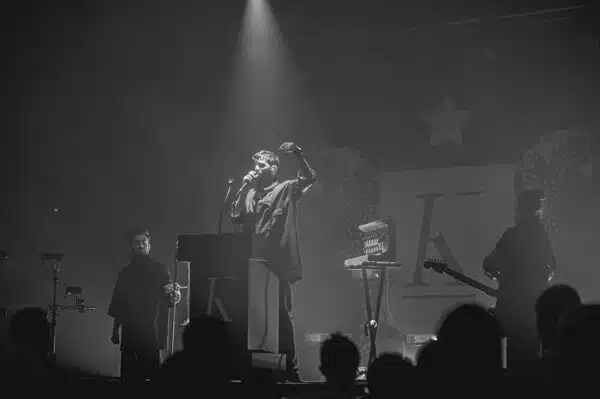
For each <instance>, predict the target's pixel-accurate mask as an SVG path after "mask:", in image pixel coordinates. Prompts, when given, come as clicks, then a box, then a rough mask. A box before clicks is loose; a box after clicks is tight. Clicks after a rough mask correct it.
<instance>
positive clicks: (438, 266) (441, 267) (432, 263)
mask: <svg viewBox="0 0 600 399" xmlns="http://www.w3.org/2000/svg"><path fill="white" fill-rule="evenodd" d="M423 267H424V268H425V269H433V270H434V271H436V272H438V273H440V274H447V275H449V276H450V277H453V278H454V279H456V280H458V281H460V282H462V283H465V284H467V285H468V286H471V287H473V288H475V289H476V290H478V291H480V292H483V293H484V294H486V295H489V296H491V297H492V298H498V290H496V289H494V288H492V287H488V286H487V285H485V284H482V283H480V282H479V281H477V280H474V279H472V278H471V277H468V276H465V275H464V274H462V273H461V272H457V271H456V270H454V269H452V268H450V267H448V264H447V263H446V262H443V261H439V260H435V259H429V260H426V261H425V262H424V263H423Z"/></svg>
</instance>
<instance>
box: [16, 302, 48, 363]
mask: <svg viewBox="0 0 600 399" xmlns="http://www.w3.org/2000/svg"><path fill="white" fill-rule="evenodd" d="M9 331H10V339H11V341H12V342H13V343H14V344H15V346H16V347H17V348H18V349H20V350H24V351H27V352H30V353H33V354H35V355H36V356H38V357H40V358H45V357H47V356H48V355H49V354H50V351H51V349H52V341H51V338H52V337H51V335H50V323H49V322H48V318H47V315H46V312H45V311H44V310H43V309H41V308H36V307H27V308H23V309H21V310H19V311H17V312H16V313H15V314H14V315H13V316H12V318H11V320H10V324H9Z"/></svg>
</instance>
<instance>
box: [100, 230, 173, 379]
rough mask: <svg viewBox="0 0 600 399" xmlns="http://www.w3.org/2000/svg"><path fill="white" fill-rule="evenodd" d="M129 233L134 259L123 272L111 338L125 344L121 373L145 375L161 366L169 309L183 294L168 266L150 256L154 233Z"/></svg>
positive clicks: (112, 311) (136, 376)
mask: <svg viewBox="0 0 600 399" xmlns="http://www.w3.org/2000/svg"><path fill="white" fill-rule="evenodd" d="M129 237H130V239H129V245H130V250H131V261H130V262H129V264H128V265H127V266H125V267H124V268H123V269H121V271H120V272H119V276H118V278H117V282H116V284H115V287H114V291H113V295H112V300H111V302H110V306H109V308H108V315H109V316H111V317H113V318H114V323H113V332H112V336H111V341H112V342H113V343H114V344H115V345H119V344H120V345H121V377H122V378H124V379H145V378H152V377H153V375H154V373H155V372H156V371H157V370H158V368H159V366H160V350H161V349H164V348H165V343H166V331H167V319H168V309H169V307H172V306H174V305H175V304H176V303H177V302H179V300H180V299H181V294H180V291H179V287H178V285H177V284H172V282H171V278H170V276H169V272H168V271H167V269H166V268H165V267H164V266H163V265H162V264H161V263H159V262H157V261H156V260H154V259H152V258H151V257H150V233H149V232H148V231H147V230H145V229H141V230H134V231H133V232H132V233H131V234H130V236H129ZM119 328H120V329H121V334H120V336H119Z"/></svg>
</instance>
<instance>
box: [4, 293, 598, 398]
mask: <svg viewBox="0 0 600 399" xmlns="http://www.w3.org/2000/svg"><path fill="white" fill-rule="evenodd" d="M535 315H536V320H535V321H536V325H537V331H538V334H539V338H540V341H541V348H540V353H539V358H538V359H537V360H536V361H535V362H533V363H532V364H528V365H527V367H524V368H511V366H510V365H509V367H508V370H507V369H505V368H504V365H503V356H505V352H504V348H503V345H502V337H503V334H502V331H501V327H500V323H499V322H498V320H497V319H496V317H495V316H494V315H493V314H492V313H490V312H489V311H488V310H487V309H486V308H484V307H483V306H480V305H479V304H476V303H463V304H459V305H457V306H455V307H453V308H451V309H449V310H448V312H447V313H446V314H445V315H444V316H443V317H442V318H441V320H440V321H439V325H438V327H437V328H436V331H435V337H434V339H432V340H430V341H428V342H427V343H425V344H424V345H423V346H422V347H421V348H420V350H419V352H418V353H417V357H416V364H415V365H413V363H412V362H411V361H410V360H408V359H407V358H405V357H404V356H403V355H402V354H400V353H395V352H387V353H382V354H380V355H379V356H378V357H377V358H376V359H375V361H374V362H373V364H371V365H370V367H369V369H368V371H367V383H366V385H367V386H366V388H367V390H365V386H364V385H363V386H362V387H361V385H360V383H359V382H357V375H358V366H359V363H360V353H359V350H358V348H357V345H356V344H355V343H354V342H353V341H352V340H351V339H350V338H349V337H347V336H345V335H343V334H342V333H339V332H335V333H333V334H331V335H330V336H329V337H328V338H327V339H326V340H325V341H323V342H322V344H321V347H320V365H319V370H320V372H321V373H322V374H323V376H324V377H325V382H324V383H323V384H322V386H320V387H319V388H318V389H314V390H312V391H311V392H302V391H296V392H295V394H293V395H290V394H286V395H283V394H282V393H281V390H280V388H279V387H278V384H276V381H275V379H274V378H273V374H270V373H269V372H265V373H261V372H260V371H256V370H254V371H253V372H248V373H246V374H242V375H243V376H244V381H242V382H239V383H232V381H231V380H232V376H239V375H240V370H241V369H242V368H244V367H247V365H248V364H250V363H249V361H248V359H246V358H242V357H241V356H239V355H238V354H236V352H235V350H234V348H235V345H234V342H233V341H232V336H233V335H232V334H231V332H230V331H229V328H230V325H229V324H228V323H226V322H225V321H223V320H221V319H219V318H215V317H209V316H203V317H196V318H193V319H192V320H191V321H190V323H189V324H188V325H187V326H186V327H185V329H184V332H183V335H182V339H183V349H182V350H181V351H179V352H176V353H175V354H173V355H172V356H171V357H169V358H168V359H167V360H166V361H165V362H164V363H163V365H162V367H161V370H160V373H159V376H158V377H157V378H156V379H155V380H154V381H152V383H151V384H149V386H154V387H157V388H159V389H160V392H163V391H164V390H166V391H167V392H168V391H170V390H172V389H177V390H185V389H195V390H197V389H202V390H210V391H211V392H218V395H219V396H224V397H245V396H260V397H262V398H273V399H275V398H281V397H287V398H290V397H294V398H298V399H326V398H332V399H333V398H335V399H349V398H361V397H362V398H368V399H379V398H388V397H389V398H391V397H398V396H400V395H407V396H411V395H417V394H418V395H419V396H433V395H438V394H440V393H444V394H452V393H456V394H461V395H462V394H467V395H468V394H473V393H474V394H477V395H479V394H492V395H506V394H510V393H512V392H514V393H520V392H525V391H530V390H533V392H536V393H537V394H541V395H544V394H547V393H549V392H552V393H558V392H565V393H567V392H570V390H571V389H572V388H573V387H579V388H582V387H583V388H586V387H590V388H592V387H593V383H594V382H595V371H596V369H595V367H594V365H595V362H596V361H597V359H598V357H599V356H600V340H598V338H597V337H598V336H600V305H595V304H583V303H582V300H581V298H580V296H579V293H578V292H577V290H576V289H574V288H573V287H571V286H569V285H566V284H556V285H553V286H551V287H549V288H547V289H546V290H545V291H544V292H542V294H541V295H540V296H539V297H538V299H537V301H536V303H535ZM50 328H51V326H50V324H49V322H48V318H47V313H46V312H45V311H44V310H43V309H40V308H32V307H28V308H24V309H21V310H19V311H17V312H16V313H14V314H13V315H12V317H11V319H10V322H9V325H8V334H7V335H8V338H9V341H10V342H9V343H10V345H8V346H6V348H5V349H4V350H3V351H2V352H1V353H0V355H1V356H2V373H1V375H2V382H3V383H4V385H5V386H15V387H20V389H21V391H22V390H23V389H25V390H26V389H27V388H28V387H34V386H36V384H37V383H38V382H40V383H43V384H47V383H54V385H52V386H53V387H56V385H55V383H57V382H58V383H65V382H66V383H67V385H68V386H70V387H75V386H77V388H76V389H82V388H83V389H85V388H86V387H87V388H90V386H89V385H85V384H84V385H81V384H72V382H76V381H79V382H81V381H80V380H77V379H70V377H67V373H65V370H63V371H60V372H59V368H57V367H56V365H55V362H54V359H53V358H52V353H51V352H52V342H51V330H50ZM30 381H35V382H36V384H29V382H30ZM115 384H116V383H115ZM299 385H302V384H299ZM65 386H66V385H65ZM124 389H126V388H124ZM150 389H152V388H150ZM63 392H64V391H63ZM115 392H116V391H115ZM121 392H122V391H121ZM139 392H140V391H138V393H139ZM148 392H150V391H148ZM213 396H216V394H215V395H213Z"/></svg>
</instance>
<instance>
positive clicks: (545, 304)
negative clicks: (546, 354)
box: [535, 284, 581, 350]
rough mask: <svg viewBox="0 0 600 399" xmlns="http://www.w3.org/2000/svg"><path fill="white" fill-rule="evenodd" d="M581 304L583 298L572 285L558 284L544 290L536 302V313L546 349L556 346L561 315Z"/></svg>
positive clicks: (539, 332)
mask: <svg viewBox="0 0 600 399" xmlns="http://www.w3.org/2000/svg"><path fill="white" fill-rule="evenodd" d="M579 305H581V298H580V297H579V294H578V293H577V291H576V290H575V288H573V287H571V286H570V285H567V284H556V285H553V286H551V287H549V288H547V289H546V290H545V291H544V292H542V294H541V295H540V296H539V298H538V299H537V301H536V303H535V313H536V324H537V329H538V335H539V337H540V340H541V342H542V348H543V349H544V350H549V349H552V348H553V347H554V346H555V343H556V335H557V331H558V322H559V319H560V317H561V316H562V315H563V314H565V313H566V312H567V311H568V310H570V309H574V308H576V307H578V306H579Z"/></svg>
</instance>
